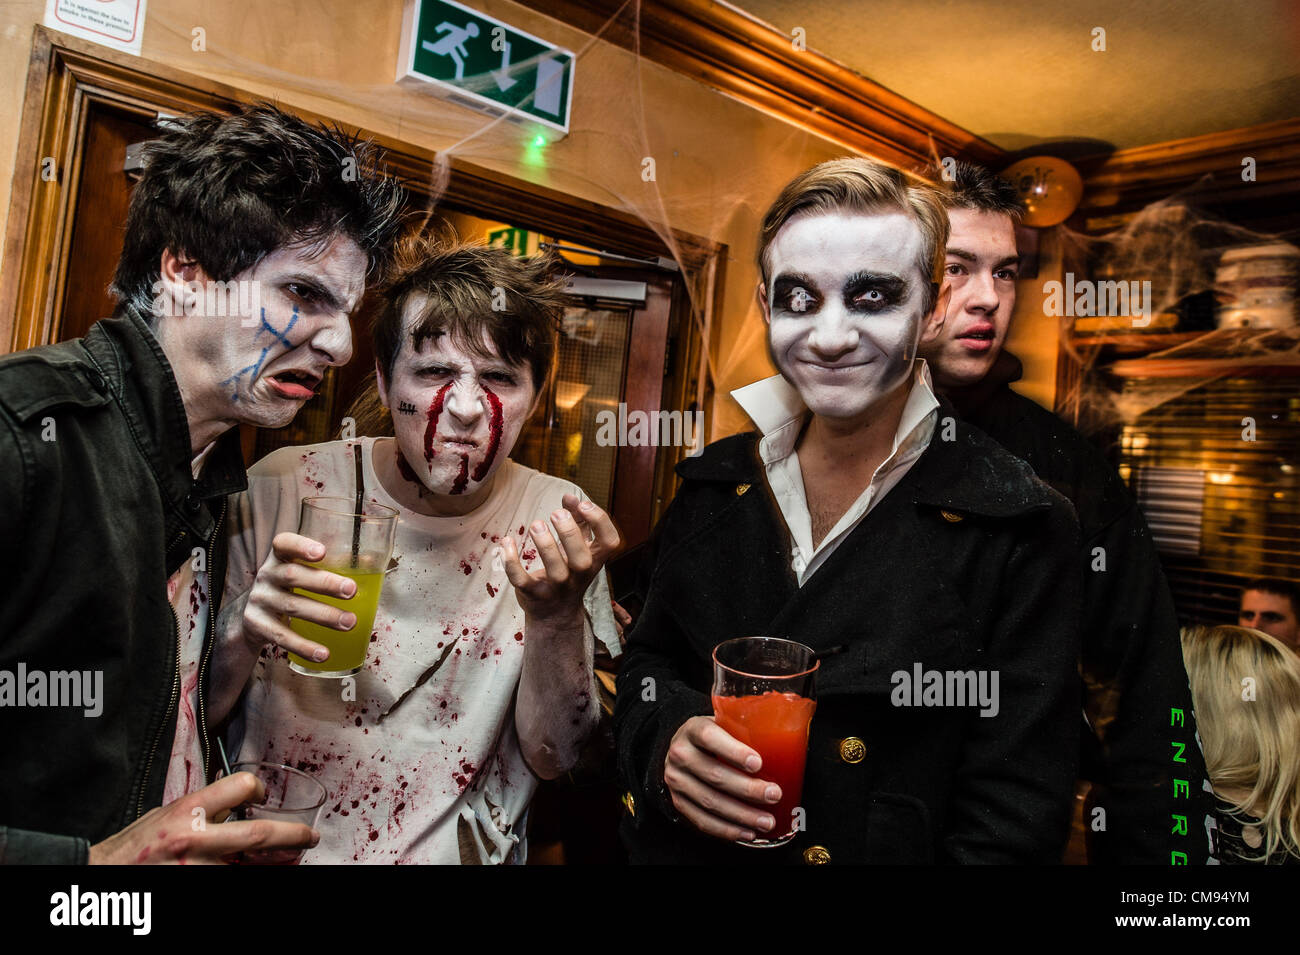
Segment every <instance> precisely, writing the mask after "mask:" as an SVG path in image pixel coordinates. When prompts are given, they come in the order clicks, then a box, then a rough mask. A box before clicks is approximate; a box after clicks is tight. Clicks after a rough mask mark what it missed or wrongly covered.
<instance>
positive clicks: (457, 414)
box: [381, 335, 537, 506]
mask: <svg viewBox="0 0 1300 955" xmlns="http://www.w3.org/2000/svg"><path fill="white" fill-rule="evenodd" d="M381 384H382V383H381ZM381 397H382V398H383V399H384V403H385V404H386V405H387V406H388V407H389V408H404V409H407V413H404V414H394V415H393V416H392V419H393V428H394V434H395V436H396V438H397V449H396V450H395V452H394V453H395V455H396V458H395V460H394V459H390V460H394V464H395V471H396V472H397V473H396V474H395V475H394V476H395V477H398V478H399V479H400V480H401V481H402V483H403V484H404V485H406V486H407V487H409V486H410V485H411V484H418V485H420V487H421V488H422V489H423V491H424V493H422V495H421V496H422V497H425V498H426V499H427V496H428V494H429V493H432V494H433V495H434V496H439V495H447V496H453V495H454V496H455V497H457V498H459V499H461V500H463V501H465V502H476V501H477V500H478V499H479V498H480V497H481V493H480V492H486V491H487V489H488V488H490V487H491V485H492V481H493V475H494V474H495V473H496V472H497V471H498V470H499V469H500V468H501V467H502V466H503V464H504V462H505V460H506V458H507V457H508V456H509V455H510V452H511V449H512V448H513V447H514V444H515V442H516V441H517V440H518V438H519V434H520V432H521V431H522V429H523V426H524V423H525V422H526V421H527V420H528V416H529V413H530V411H531V410H532V406H533V403H534V401H535V399H536V397H537V393H536V390H535V388H534V387H533V383H532V374H531V369H530V368H529V367H528V366H527V364H520V365H515V364H511V363H507V362H505V361H503V360H502V359H501V358H500V357H499V355H498V353H497V351H496V349H495V347H494V346H492V343H491V342H490V341H487V340H486V336H485V349H483V350H481V351H480V350H474V351H472V352H471V351H470V350H468V349H465V348H462V347H461V346H459V345H457V344H456V343H455V342H453V341H451V340H450V339H449V337H448V336H446V335H441V336H438V337H436V338H433V339H429V340H425V341H424V342H422V343H421V347H420V349H419V351H418V352H413V351H412V350H411V348H410V346H409V344H404V345H403V347H402V349H401V351H400V352H399V354H398V357H397V360H396V361H395V362H394V367H393V377H392V381H391V383H390V384H387V387H384V388H383V390H382V394H381ZM389 467H390V468H392V467H393V465H389ZM389 473H392V471H390V472H389ZM458 506H459V505H458ZM471 506H472V503H471Z"/></svg>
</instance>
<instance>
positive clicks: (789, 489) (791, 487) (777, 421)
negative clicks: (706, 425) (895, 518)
mask: <svg viewBox="0 0 1300 955" xmlns="http://www.w3.org/2000/svg"><path fill="white" fill-rule="evenodd" d="M912 375H913V377H912V390H911V391H910V392H909V393H908V396H907V403H906V404H904V405H903V413H902V416H901V417H900V418H899V421H898V430H897V431H896V432H895V433H894V443H893V447H892V448H891V450H890V453H889V456H888V457H887V458H885V460H884V461H882V462H881V464H880V466H879V467H878V468H876V470H875V473H873V474H872V475H871V483H870V484H868V485H867V488H866V490H865V491H863V492H862V494H861V495H859V496H858V499H857V500H856V501H854V502H853V506H852V507H850V508H849V509H848V510H847V511H846V512H845V513H844V516H843V517H841V518H840V519H839V521H838V522H837V523H836V525H835V526H834V527H832V528H831V530H830V533H828V534H827V535H826V537H825V538H824V539H823V540H822V542H821V543H820V544H818V545H817V546H816V547H814V546H813V540H812V515H811V513H810V511H809V509H808V497H807V494H806V493H805V491H804V486H803V472H802V471H801V470H800V468H799V454H798V452H797V451H796V450H795V444H796V443H798V440H799V435H800V433H801V432H802V431H803V425H804V421H805V420H806V419H807V417H808V408H807V406H806V405H805V404H804V403H803V399H802V398H800V397H799V392H798V391H796V390H795V389H794V386H792V385H791V384H790V383H789V382H788V381H786V380H785V379H784V378H782V377H781V376H780V375H773V376H772V377H771V378H764V379H763V380H762V381H756V382H754V383H753V384H752V385H746V386H745V387H743V388H737V389H736V390H735V391H733V392H732V393H731V396H732V397H733V398H735V399H736V402H737V403H738V404H739V405H740V407H741V408H742V409H743V410H744V412H745V414H747V415H749V417H750V419H751V420H752V421H753V422H754V424H755V425H757V426H758V430H759V431H760V432H762V434H763V437H762V440H760V441H759V444H758V453H759V456H760V457H761V458H762V461H763V468H764V470H765V471H766V472H767V483H768V485H769V486H770V487H771V488H772V494H773V496H774V497H775V498H776V503H777V506H778V507H780V508H781V516H782V517H784V518H785V523H786V527H788V528H789V530H790V538H791V548H790V549H791V561H790V565H791V567H792V568H793V569H794V575H795V579H796V580H797V581H798V584H799V586H800V587H802V586H803V584H804V581H805V580H807V579H808V578H809V577H811V576H812V575H813V574H814V573H815V572H816V571H817V568H818V567H820V566H821V565H822V564H823V563H824V562H825V560H826V558H827V557H828V556H830V554H831V553H832V552H833V551H834V550H835V548H836V547H838V546H839V544H840V542H841V541H842V540H844V538H845V537H847V536H848V535H849V532H850V531H852V530H853V528H855V527H857V526H858V524H859V523H861V521H862V519H863V518H864V517H866V516H867V513H868V512H869V511H870V510H871V509H872V508H873V507H875V506H876V505H877V504H879V503H880V502H881V500H883V499H884V497H885V495H886V494H888V493H889V492H890V490H892V489H893V488H894V487H895V486H896V485H897V484H898V482H899V481H901V480H902V479H903V476H904V475H906V474H907V472H908V471H909V470H911V467H912V465H913V464H915V463H916V461H917V459H918V458H919V457H920V456H921V454H922V453H923V452H924V451H925V449H926V448H927V447H928V446H929V444H930V438H931V437H933V435H934V428H935V422H936V420H937V419H938V417H939V410H938V409H939V399H938V398H936V397H935V396H934V389H933V388H932V387H931V384H930V370H929V368H928V367H927V366H926V363H925V360H924V359H921V358H918V359H916V360H915V361H914V362H913V373H912Z"/></svg>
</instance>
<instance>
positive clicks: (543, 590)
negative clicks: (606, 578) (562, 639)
mask: <svg viewBox="0 0 1300 955" xmlns="http://www.w3.org/2000/svg"><path fill="white" fill-rule="evenodd" d="M551 522H552V523H553V524H554V525H555V529H556V531H557V532H558V533H559V540H556V537H555V535H554V534H552V533H551V529H550V528H549V527H547V525H546V523H545V522H544V521H540V520H536V521H533V523H532V526H531V528H530V532H531V536H532V539H533V544H534V545H535V546H536V547H537V554H538V556H539V557H540V558H541V559H542V569H541V570H538V571H533V572H531V573H530V572H529V571H527V570H525V569H524V565H523V563H522V562H521V561H520V559H519V551H518V548H517V547H516V546H515V542H514V540H513V539H512V538H510V537H504V538H502V540H501V556H502V560H503V563H504V564H505V570H506V576H507V577H508V578H509V580H510V583H511V585H512V586H513V587H514V588H515V594H516V596H517V597H518V599H519V606H520V607H522V608H523V611H524V614H525V616H526V617H527V618H528V619H529V620H531V621H533V622H536V623H542V624H547V623H556V624H562V623H563V622H564V621H566V620H568V619H570V618H572V617H573V615H574V614H575V613H578V612H580V611H581V608H582V598H583V595H584V594H586V592H587V588H588V586H590V585H591V582H592V581H593V580H595V579H596V575H597V574H599V573H600V571H601V568H602V567H604V566H605V561H607V560H609V558H610V557H611V556H613V555H614V554H615V553H617V551H618V549H619V546H620V545H621V544H622V538H620V537H619V533H618V529H617V528H616V527H614V522H613V521H612V520H610V517H609V515H608V514H606V513H605V512H604V511H603V510H601V509H600V508H599V507H597V506H596V505H595V504H593V503H592V502H591V501H580V500H579V499H578V497H577V496H576V495H574V494H566V495H564V507H563V508H562V509H561V510H558V511H555V512H554V513H552V514H551Z"/></svg>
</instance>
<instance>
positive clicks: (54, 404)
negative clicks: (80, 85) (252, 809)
mask: <svg viewBox="0 0 1300 955" xmlns="http://www.w3.org/2000/svg"><path fill="white" fill-rule="evenodd" d="M378 158H379V157H378V156H377V155H376V153H375V151H374V149H373V148H372V147H371V146H370V145H369V144H366V143H360V142H358V141H356V140H355V139H354V138H352V137H351V136H348V135H346V134H344V133H342V132H341V131H339V130H338V129H328V128H325V127H323V126H312V125H310V124H308V123H306V122H304V121H302V120H301V119H299V118H297V117H295V116H292V115H290V114H288V113H285V112H282V111H280V110H278V109H276V108H274V107H272V106H269V105H257V106H252V107H248V108H246V109H244V110H242V111H241V112H239V113H237V114H234V115H232V116H228V117H222V116H218V115H215V114H211V113H197V114H193V115H189V116H185V117H181V118H180V119H177V120H174V121H172V122H170V123H169V124H168V125H167V126H166V128H165V129H164V130H163V131H162V132H161V134H160V135H159V137H158V138H157V139H155V140H152V141H150V142H149V143H148V144H147V145H146V147H145V165H144V172H143V177H142V178H141V180H140V182H139V183H138V184H137V186H136V188H135V191H134V193H133V194H132V197H131V205H130V209H129V212H128V214H127V222H126V230H125V231H126V235H125V242H124V246H123V250H122V256H121V258H120V260H119V262H118V266H117V272H116V276H115V278H114V281H113V286H112V290H113V292H114V294H115V295H116V297H117V299H118V305H117V308H116V310H115V312H114V315H113V317H112V318H109V319H105V320H103V321H100V322H98V323H96V324H95V325H94V326H93V327H92V328H91V329H90V331H89V332H88V333H87V335H86V336H85V337H84V338H81V339H77V340H74V341H68V342H62V343H60V344H56V345H48V346H44V347H41V348H33V349H30V350H27V351H23V352H19V353H17V354H15V355H10V356H7V357H6V358H4V359H3V360H0V459H3V460H5V461H7V462H10V464H9V465H8V466H6V468H5V469H4V471H3V473H2V474H0V536H2V537H3V539H5V540H6V541H11V542H13V543H14V546H11V547H9V548H6V550H5V553H4V556H3V557H0V579H3V580H4V581H5V596H4V598H3V600H2V601H0V688H3V686H4V685H5V682H6V681H5V677H6V675H8V676H9V677H10V680H9V683H8V685H9V687H10V689H11V691H16V692H11V693H10V696H12V697H13V699H9V698H7V697H6V696H5V694H4V693H3V692H2V691H0V705H3V708H0V718H3V725H2V726H0V765H2V766H3V767H4V774H3V775H4V781H3V783H0V824H2V825H0V860H2V861H4V862H44V863H84V862H92V863H100V862H104V863H119V862H126V863H135V862H169V861H191V862H220V861H222V860H224V859H227V858H229V857H231V856H233V855H236V854H237V853H239V852H240V851H241V850H243V849H246V848H249V847H250V846H253V845H260V846H263V847H268V846H297V847H304V846H307V845H313V844H315V840H316V838H317V835H316V833H315V831H314V830H312V829H309V828H308V827H306V826H301V825H291V824H287V823H274V824H268V823H265V822H236V823H231V824H229V825H221V826H217V825H212V826H209V825H207V820H208V819H209V818H213V817H216V818H220V814H222V813H223V810H226V809H230V808H231V807H234V806H237V805H239V804H240V803H241V802H244V801H246V800H248V799H250V798H252V797H254V796H255V795H256V793H257V792H258V791H259V790H260V786H261V784H260V783H258V782H257V781H256V780H254V778H253V777H252V776H251V775H248V774H244V773H241V774H236V775H234V776H232V777H230V778H227V779H223V780H221V781H219V782H217V783H215V784H213V785H211V786H205V785H204V784H205V783H206V781H207V779H208V778H209V769H210V760H211V755H212V754H211V752H210V749H209V741H210V733H211V731H212V727H211V726H210V721H209V719H208V718H207V714H206V706H205V696H206V682H205V669H206V663H207V657H208V654H209V652H210V650H211V647H212V639H211V636H212V631H213V620H214V618H215V614H216V611H217V605H218V604H219V602H220V599H221V590H222V588H221V581H222V578H223V575H224V569H225V559H226V558H225V543H224V542H225V534H224V533H222V527H221V525H222V522H223V519H224V516H225V511H226V496H227V495H228V494H230V493H232V492H235V491H239V490H242V489H243V488H244V487H245V486H246V479H245V474H244V464H243V460H242V457H241V454H240V446H239V434H238V430H237V429H236V427H235V426H236V425H238V424H248V425H252V426H255V427H263V428H278V427H283V426H284V425H287V424H288V423H289V422H290V421H292V420H293V417H294V415H295V414H296V413H297V412H298V409H299V408H301V407H302V405H303V403H304V402H305V401H306V400H307V399H308V398H310V397H311V396H312V394H313V392H314V389H315V387H316V386H317V385H318V384H319V383H320V381H321V379H322V376H323V375H324V373H325V371H326V370H327V369H328V368H329V367H331V366H335V365H342V364H344V363H345V362H346V361H347V360H348V359H349V358H350V357H351V354H352V334H351V329H350V326H349V317H350V315H351V313H352V312H353V311H354V309H356V307H357V305H358V304H359V303H360V301H361V296H362V293H363V291H364V289H365V285H366V279H367V276H368V275H369V274H370V273H372V272H374V271H376V270H378V269H379V268H381V267H382V266H383V265H384V263H385V262H386V260H387V258H388V256H389V254H390V248H391V245H392V243H393V240H394V238H395V237H396V234H397V232H398V229H399V227H400V209H401V204H402V199H403V196H402V189H401V186H400V184H399V183H398V182H397V181H396V180H395V179H393V178H392V177H390V176H388V175H387V174H386V173H385V172H383V171H382V170H381V169H379V168H378V166H377V162H378ZM212 582H215V584H213V583H212ZM214 591H215V592H214ZM68 673H73V674H83V675H89V676H90V677H92V678H93V679H87V680H84V681H83V686H85V687H91V686H94V687H97V688H98V689H97V690H96V691H95V692H94V695H95V697H96V699H94V700H91V701H89V703H90V704H91V705H89V706H84V705H83V706H79V707H69V706H66V705H60V704H63V703H66V702H67V701H66V700H64V699H62V698H60V699H54V698H52V697H51V698H49V699H46V698H45V697H46V694H45V693H44V692H41V693H40V694H39V696H40V697H41V699H40V700H39V701H37V700H36V697H35V696H34V695H33V694H34V693H35V691H36V690H37V689H43V688H44V687H45V686H46V685H47V682H48V680H49V679H51V677H50V676H49V675H50V674H54V675H55V676H58V675H59V674H68ZM14 674H22V675H23V679H22V680H21V681H20V682H21V683H24V684H27V685H17V684H15V682H14V681H13V679H12V678H13V675H14ZM64 679H67V678H66V677H65V678H64ZM18 694H22V699H21V701H19V700H18V699H17V695H18ZM64 695H65V696H66V694H64ZM79 702H81V703H83V704H84V703H86V702H87V701H86V700H84V699H83V700H80V701H79ZM34 703H35V705H34ZM11 704H20V705H23V706H24V708H23V709H16V708H15V709H10V708H9V705H11ZM173 797H177V798H173ZM155 807H158V808H155ZM124 827H125V828H124ZM119 830H120V831H119Z"/></svg>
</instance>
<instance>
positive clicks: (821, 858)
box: [803, 846, 831, 865]
mask: <svg viewBox="0 0 1300 955" xmlns="http://www.w3.org/2000/svg"><path fill="white" fill-rule="evenodd" d="M803 861H804V862H806V863H808V865H826V864H827V863H829V862H830V861H831V854H830V852H828V851H827V849H826V847H825V846H809V847H808V848H807V849H805V850H804V851H803Z"/></svg>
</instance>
